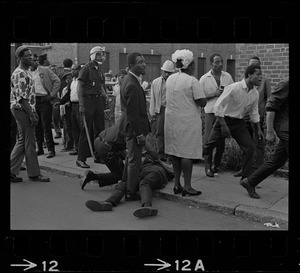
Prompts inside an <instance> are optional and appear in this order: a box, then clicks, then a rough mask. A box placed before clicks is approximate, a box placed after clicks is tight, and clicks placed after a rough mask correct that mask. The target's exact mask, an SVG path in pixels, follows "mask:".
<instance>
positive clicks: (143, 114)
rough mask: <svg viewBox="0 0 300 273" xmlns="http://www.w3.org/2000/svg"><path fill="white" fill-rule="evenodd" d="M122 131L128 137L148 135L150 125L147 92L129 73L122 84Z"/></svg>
mask: <svg viewBox="0 0 300 273" xmlns="http://www.w3.org/2000/svg"><path fill="white" fill-rule="evenodd" d="M120 93H121V109H122V116H121V118H120V131H122V132H124V133H125V134H126V135H128V136H139V135H141V134H143V135H145V136H146V135H147V134H148V133H149V132H150V123H149V119H148V114H147V107H146V96H145V91H144V89H143V88H142V87H141V85H140V83H139V81H138V80H137V78H136V77H135V76H133V75H132V74H130V73H128V75H126V76H125V78H124V79H123V81H122V83H121V90H120Z"/></svg>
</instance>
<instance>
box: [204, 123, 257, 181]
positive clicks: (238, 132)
mask: <svg viewBox="0 0 300 273" xmlns="http://www.w3.org/2000/svg"><path fill="white" fill-rule="evenodd" d="M225 122H226V124H227V126H228V128H229V130H230V134H231V136H232V137H233V138H234V139H235V141H236V142H237V144H238V145H239V146H240V149H241V150H242V153H243V154H242V178H244V177H248V176H250V175H251V173H252V172H253V151H254V144H253V140H252V138H251V136H250V134H249V132H248V130H247V128H246V125H245V121H244V120H242V119H235V118H229V117H225ZM222 137H223V135H222V130H221V124H220V122H219V121H217V122H216V123H215V124H214V126H213V129H212V131H211V134H210V136H209V138H208V140H207V142H206V143H205V144H204V149H203V155H204V159H205V167H207V168H209V163H208V159H207V157H208V156H209V155H210V153H211V152H212V151H213V149H214V148H215V147H216V145H217V143H218V140H219V139H220V138H222Z"/></svg>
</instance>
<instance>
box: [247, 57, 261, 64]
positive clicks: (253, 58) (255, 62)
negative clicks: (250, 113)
mask: <svg viewBox="0 0 300 273" xmlns="http://www.w3.org/2000/svg"><path fill="white" fill-rule="evenodd" d="M251 64H257V65H260V59H259V58H258V57H257V56H253V57H251V58H250V59H249V64H248V65H251Z"/></svg>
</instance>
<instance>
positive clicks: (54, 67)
mask: <svg viewBox="0 0 300 273" xmlns="http://www.w3.org/2000/svg"><path fill="white" fill-rule="evenodd" d="M49 68H50V69H51V70H52V71H53V72H54V73H55V74H56V73H57V65H56V64H52V65H50V66H49Z"/></svg>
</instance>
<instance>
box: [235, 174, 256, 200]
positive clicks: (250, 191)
mask: <svg viewBox="0 0 300 273" xmlns="http://www.w3.org/2000/svg"><path fill="white" fill-rule="evenodd" d="M240 185H242V186H243V187H244V188H245V189H246V190H247V192H248V194H249V196H250V197H252V198H255V199H259V198H260V196H259V195H258V194H257V193H256V191H255V187H253V186H252V185H251V184H250V183H249V182H248V178H244V179H241V180H240Z"/></svg>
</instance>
